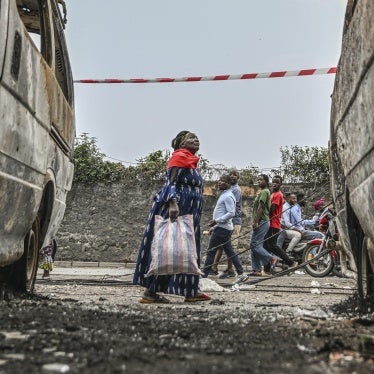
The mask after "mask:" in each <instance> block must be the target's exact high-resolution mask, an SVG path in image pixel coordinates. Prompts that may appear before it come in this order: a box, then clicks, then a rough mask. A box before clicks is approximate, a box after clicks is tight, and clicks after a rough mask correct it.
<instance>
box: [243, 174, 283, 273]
mask: <svg viewBox="0 0 374 374" xmlns="http://www.w3.org/2000/svg"><path fill="white" fill-rule="evenodd" d="M258 185H259V187H260V190H259V191H258V194H257V196H256V199H255V201H254V203H253V211H252V220H253V223H252V228H253V232H252V237H251V241H250V244H249V247H250V251H251V261H252V272H251V273H249V275H251V276H262V266H264V267H265V266H266V265H270V271H273V270H274V268H275V265H276V264H277V262H278V259H277V258H276V257H275V256H272V255H271V254H270V253H269V252H268V251H266V249H265V248H264V247H263V242H264V239H265V235H266V233H267V232H268V230H269V227H270V223H269V211H270V191H269V177H268V176H267V175H266V174H260V175H259V177H258Z"/></svg>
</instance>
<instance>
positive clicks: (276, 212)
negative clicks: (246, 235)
mask: <svg viewBox="0 0 374 374" xmlns="http://www.w3.org/2000/svg"><path fill="white" fill-rule="evenodd" d="M281 185H282V177H281V176H280V175H275V176H274V177H273V180H272V194H271V196H270V202H271V205H270V213H269V218H270V228H269V231H268V232H267V234H266V235H265V245H264V247H265V249H266V250H267V251H268V252H270V253H272V254H274V255H276V256H278V257H279V258H281V259H282V260H283V261H284V262H285V264H286V265H287V266H288V267H295V266H297V262H294V261H293V260H292V259H291V258H290V257H289V256H288V255H287V253H286V252H285V251H283V249H282V248H280V247H278V245H277V237H278V235H279V232H280V229H281V218H282V210H283V201H284V196H283V193H282V191H281ZM264 270H265V272H270V265H269V264H268V265H267V266H266V267H265V268H264Z"/></svg>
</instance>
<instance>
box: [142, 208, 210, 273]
mask: <svg viewBox="0 0 374 374" xmlns="http://www.w3.org/2000/svg"><path fill="white" fill-rule="evenodd" d="M151 255H152V261H151V264H150V268H149V271H148V273H147V275H165V274H181V273H183V274H195V275H202V274H203V273H202V271H201V270H200V269H199V267H198V265H197V253H196V242H195V233H194V227H193V217H192V215H191V214H187V215H184V216H179V217H178V218H177V219H176V220H175V221H173V222H172V221H171V220H170V219H164V218H163V217H161V216H158V215H156V216H155V228H154V236H153V241H152V245H151Z"/></svg>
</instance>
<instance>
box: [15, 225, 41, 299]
mask: <svg viewBox="0 0 374 374" xmlns="http://www.w3.org/2000/svg"><path fill="white" fill-rule="evenodd" d="M39 235H40V225H39V219H38V218H36V219H35V221H34V223H33V225H32V227H31V229H30V230H29V232H28V233H27V234H26V236H25V239H24V251H23V255H22V257H21V258H20V259H19V260H18V261H17V262H16V263H14V264H13V265H12V269H11V275H10V281H9V285H10V287H12V288H13V289H14V290H16V291H19V292H32V291H33V289H34V285H35V278H36V273H37V270H38V262H39V249H40V248H39Z"/></svg>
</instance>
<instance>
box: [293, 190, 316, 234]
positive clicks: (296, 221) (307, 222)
mask: <svg viewBox="0 0 374 374" xmlns="http://www.w3.org/2000/svg"><path fill="white" fill-rule="evenodd" d="M291 195H293V196H294V197H295V198H296V196H295V195H294V194H291ZM292 200H293V201H295V200H294V198H292ZM304 204H305V203H304ZM301 205H303V204H302V202H301V201H300V203H297V202H296V201H295V203H294V204H293V205H292V206H291V208H290V211H289V218H290V222H291V224H292V226H293V229H294V230H295V229H296V230H297V231H299V232H300V233H301V236H302V238H303V239H306V240H312V239H323V234H322V233H321V232H319V231H312V230H307V229H306V228H305V227H306V226H312V227H313V226H314V225H315V223H316V222H315V220H313V219H303V218H302V216H301Z"/></svg>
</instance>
